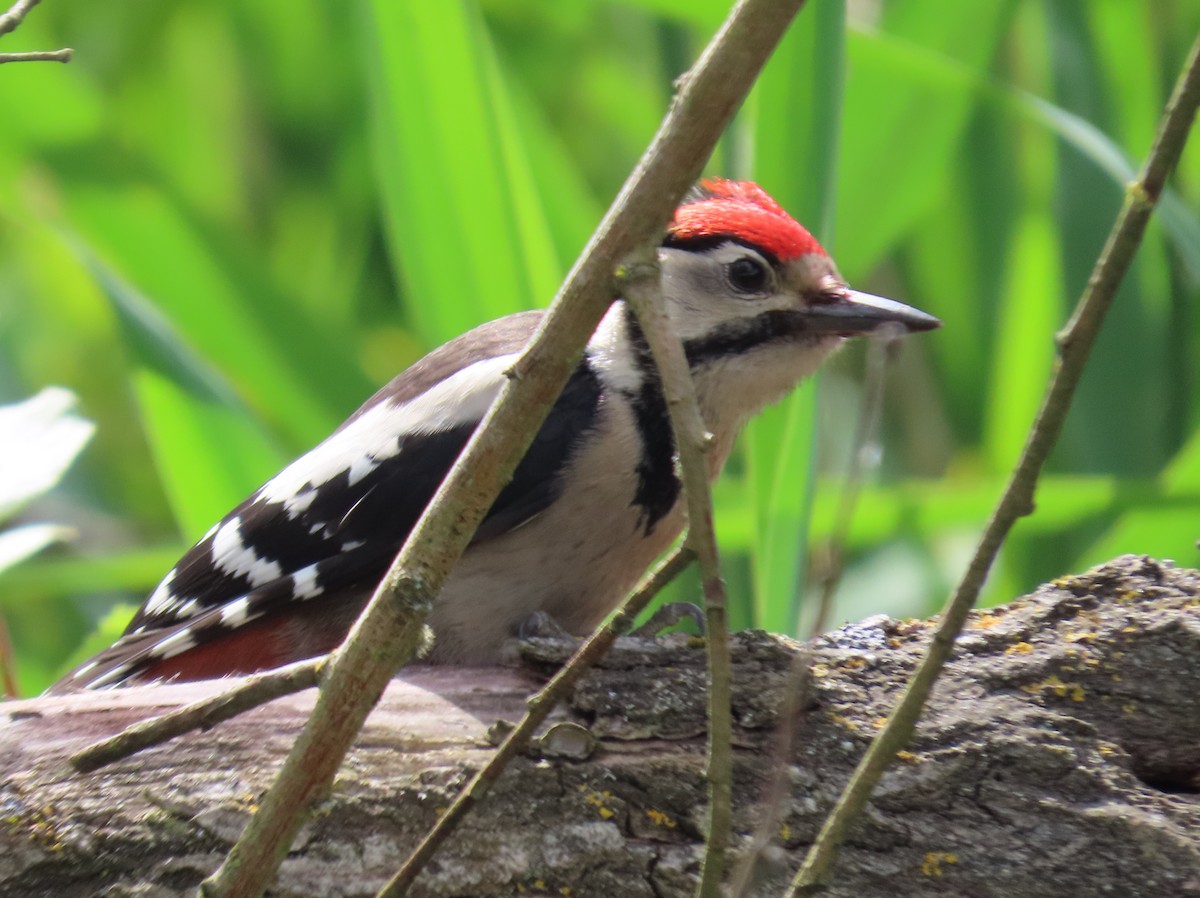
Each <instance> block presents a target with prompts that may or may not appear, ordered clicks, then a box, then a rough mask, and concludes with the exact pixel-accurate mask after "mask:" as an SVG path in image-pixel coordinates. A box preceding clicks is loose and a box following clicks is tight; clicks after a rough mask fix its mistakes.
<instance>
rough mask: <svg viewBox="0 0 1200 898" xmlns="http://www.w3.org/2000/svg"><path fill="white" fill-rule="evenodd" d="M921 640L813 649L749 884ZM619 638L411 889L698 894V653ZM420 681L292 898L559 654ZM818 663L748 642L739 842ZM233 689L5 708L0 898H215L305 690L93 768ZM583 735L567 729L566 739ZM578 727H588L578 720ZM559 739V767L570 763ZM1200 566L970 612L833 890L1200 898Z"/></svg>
mask: <svg viewBox="0 0 1200 898" xmlns="http://www.w3.org/2000/svg"><path fill="white" fill-rule="evenodd" d="M929 632H930V627H929V624H928V622H925V621H895V620H890V619H887V618H884V617H876V618H872V619H869V620H867V621H863V622H862V623H859V624H854V625H851V626H848V627H844V628H842V629H840V630H837V631H834V632H832V633H830V634H828V635H827V636H825V637H823V638H821V639H819V640H817V641H815V642H814V643H813V644H812V646H811V648H812V651H813V656H812V658H813V667H812V670H813V674H814V677H813V683H812V689H811V692H810V693H809V700H808V702H807V703H806V706H805V707H804V709H803V711H802V713H801V715H800V716H799V719H798V720H796V721H794V723H795V725H796V726H797V727H798V730H797V738H796V742H795V749H794V751H793V753H792V756H791V757H790V758H789V759H788V760H787V763H788V765H789V766H788V770H787V777H786V783H787V793H788V794H787V795H786V797H785V801H784V806H783V817H782V820H781V821H780V822H779V824H778V825H777V826H775V827H773V832H772V837H773V839H774V845H773V847H772V848H771V849H770V850H769V851H767V852H766V853H765V855H764V862H763V863H762V864H760V866H759V875H758V877H757V880H756V886H755V888H754V894H755V895H764V896H765V895H779V894H780V893H781V891H782V887H783V885H784V883H785V882H786V879H787V878H788V877H789V876H790V875H791V873H792V872H793V871H794V869H795V868H796V867H797V866H798V864H799V862H800V860H801V858H802V857H803V853H804V851H805V849H806V848H807V846H808V845H809V844H810V842H811V840H812V839H813V837H814V835H815V833H816V831H817V829H818V827H819V826H820V823H821V819H822V817H823V815H824V814H825V813H826V812H827V811H828V810H829V808H830V806H831V805H832V803H833V801H834V800H835V798H836V796H837V794H838V791H839V790H840V789H841V788H842V786H843V785H844V784H845V782H846V779H847V777H848V775H849V773H850V771H851V769H852V767H853V765H854V763H855V761H856V760H857V759H858V758H859V756H860V755H861V753H862V752H863V750H864V747H865V746H866V744H867V741H868V740H869V739H870V738H871V736H872V734H874V733H875V732H876V729H877V727H878V726H879V724H880V722H881V721H882V719H883V717H884V716H885V715H886V714H887V713H888V711H889V709H890V707H891V705H892V704H893V702H894V701H895V699H896V697H897V695H898V694H899V690H900V689H901V688H902V686H903V684H904V682H905V679H906V677H907V676H908V675H909V673H910V672H911V671H912V669H913V666H914V665H915V663H916V662H917V660H918V657H919V655H920V652H921V650H922V647H923V644H924V642H925V640H926V638H927V636H928V634H929ZM697 642H698V640H695V639H689V638H687V637H685V636H682V635H678V634H676V635H674V636H670V637H665V638H662V639H660V640H626V641H624V642H623V644H622V645H621V646H620V647H619V648H618V649H617V650H615V651H614V652H613V653H612V654H611V655H610V656H609V658H608V659H607V660H606V661H605V662H604V664H603V666H602V667H601V668H600V669H598V670H596V671H595V672H593V673H592V674H591V675H589V676H588V677H587V678H586V679H585V680H584V682H583V683H582V684H581V685H580V686H579V688H578V689H577V690H576V692H575V694H574V696H573V698H572V700H571V702H570V704H569V706H567V707H564V708H563V709H562V710H561V711H560V712H559V713H558V716H557V718H556V719H557V721H558V722H560V723H561V722H566V721H570V722H573V723H575V724H578V725H582V726H584V727H586V728H587V729H588V730H589V731H590V733H591V736H592V737H594V740H595V741H594V745H593V744H591V743H590V741H589V740H573V739H566V740H561V739H560V738H559V737H558V736H556V735H555V733H552V734H551V737H550V738H549V739H546V740H544V742H543V744H542V746H541V747H540V749H539V750H538V751H536V752H533V753H531V755H530V756H529V757H526V758H523V759H522V760H520V761H519V762H517V763H516V764H515V765H514V766H513V767H511V768H510V769H509V770H508V771H507V772H506V773H505V774H504V776H503V777H502V779H501V780H500V782H499V783H498V784H497V786H496V787H495V788H494V789H493V791H492V792H491V793H490V794H489V796H488V797H487V799H486V800H485V801H484V802H483V803H482V804H481V805H480V806H479V807H478V808H477V809H476V812H475V813H474V814H472V815H471V816H470V818H469V820H468V822H467V823H466V824H465V825H464V826H463V828H462V829H461V830H460V831H459V832H458V833H456V835H455V836H454V837H453V838H452V839H451V841H450V842H449V843H448V844H447V845H446V847H445V848H444V849H443V851H442V852H441V854H440V855H439V856H438V857H437V858H436V859H435V860H434V862H433V863H432V865H431V866H430V867H429V868H428V869H427V870H426V871H425V872H424V873H423V874H422V876H421V878H420V879H419V881H418V884H417V885H416V886H415V887H414V890H413V894H414V895H418V896H457V898H464V896H478V898H492V896H506V898H507V896H512V895H554V896H567V895H570V896H585V898H586V896H604V898H610V896H612V898H674V896H688V895H691V893H692V890H693V888H694V883H695V878H696V875H697V873H698V865H699V858H700V851H701V840H702V839H701V830H702V825H703V819H704V794H705V783H704V772H703V771H704V686H703V684H704V673H703V664H704V652H703V650H702V649H701V648H700V647H698V646H697V645H696V643H697ZM556 650H557V649H555V648H554V647H553V646H548V645H544V644H540V643H537V642H534V643H530V644H526V645H525V647H524V648H523V650H522V652H523V656H524V659H523V661H524V663H523V665H522V666H521V667H519V668H505V669H488V670H467V669H457V670H456V669H449V668H441V669H431V668H426V669H415V668H414V669H411V670H410V671H409V672H408V674H407V675H406V676H405V678H404V679H400V680H397V681H396V682H395V683H393V684H392V686H391V687H390V688H389V689H388V691H387V693H386V695H385V696H384V699H383V700H382V702H381V703H380V706H379V708H378V709H377V710H376V711H375V713H374V714H373V715H372V716H371V718H370V720H369V722H368V724H367V727H366V729H365V730H364V731H363V733H362V734H361V736H360V737H359V739H358V742H357V744H356V746H355V748H354V750H353V751H352V752H351V754H350V756H349V757H348V758H347V760H346V763H345V765H344V766H343V768H342V771H341V773H340V775H339V777H338V779H337V782H336V784H335V788H334V790H333V792H332V794H331V795H330V797H329V798H328V799H327V800H326V801H325V802H324V803H322V804H321V805H320V806H319V807H318V808H317V809H316V811H315V813H314V814H313V815H312V817H311V819H310V820H309V821H308V822H307V823H306V825H305V827H304V829H303V830H302V832H301V835H300V837H299V839H298V840H297V842H296V844H295V845H294V846H293V848H292V851H291V853H290V854H289V856H288V858H287V860H286V861H285V863H284V864H283V867H282V869H281V871H280V874H279V877H278V880H277V882H276V885H275V886H274V888H273V889H272V891H271V892H270V894H271V895H275V896H289V898H290V896H301V895H303V896H314V895H315V896H369V895H372V894H374V892H375V890H376V889H377V888H378V887H379V886H381V885H382V884H383V883H384V882H385V881H386V879H387V878H388V877H389V876H390V875H391V874H392V873H393V872H394V871H395V869H396V868H397V866H398V865H399V864H400V862H401V861H402V860H403V858H404V857H405V855H406V853H407V852H408V850H409V849H410V848H411V847H412V846H413V845H414V843H415V841H416V840H417V839H418V838H419V836H420V835H421V834H422V833H423V832H424V831H425V830H426V828H427V827H428V826H429V825H430V824H431V823H432V822H433V821H434V819H435V818H436V817H437V815H438V813H439V812H440V811H441V810H442V809H443V808H445V807H446V806H447V805H448V804H449V803H450V801H451V800H452V798H453V796H454V794H455V791H456V790H457V789H458V788H459V787H460V786H462V785H463V783H464V782H465V781H466V779H467V777H468V776H469V774H470V773H471V772H472V771H473V770H475V769H477V768H478V766H479V764H480V763H481V762H482V760H483V759H484V758H486V757H487V755H488V753H489V752H490V751H491V750H492V749H491V743H490V741H489V730H490V728H491V727H492V726H493V724H494V723H495V722H496V721H497V720H502V719H503V720H515V719H517V717H518V716H519V715H520V714H521V712H522V709H523V705H524V701H525V698H526V696H527V695H528V693H529V691H530V690H531V689H533V688H536V686H537V685H538V683H539V682H540V681H541V680H542V679H543V678H544V675H545V671H546V670H547V669H548V667H549V666H550V665H552V664H553V663H554V661H555V660H556V657H557V656H556V655H555V651H556ZM797 650H798V644H797V643H794V642H792V641H790V640H787V639H784V638H782V637H778V636H771V635H767V634H764V633H759V632H747V633H741V634H738V635H737V636H736V638H735V639H734V658H735V663H736V670H735V682H736V690H735V697H734V718H735V721H736V725H737V730H736V742H737V759H736V774H735V786H734V791H735V797H736V803H737V807H736V818H735V828H736V831H737V832H738V833H739V840H740V841H739V845H740V846H742V847H744V845H745V844H746V843H747V842H748V841H749V838H750V835H749V834H750V833H751V832H752V830H753V829H754V827H755V825H756V821H757V819H758V808H759V806H760V803H761V800H762V798H763V791H764V788H766V785H765V784H766V783H767V782H768V781H769V777H770V774H771V771H772V769H774V768H776V767H777V765H778V759H777V756H776V752H775V750H774V746H775V745H776V733H777V729H778V727H779V724H780V721H779V719H778V717H779V713H778V709H779V707H780V704H781V700H782V696H783V693H784V690H785V688H786V683H787V681H788V676H787V671H788V668H789V665H790V663H791V661H792V658H793V656H794V654H795V653H796V651H797ZM220 688H221V684H214V683H203V684H186V685H176V686H158V687H139V688H128V689H117V690H110V691H107V692H98V693H87V694H79V695H71V696H63V697H54V698H39V699H31V700H27V701H16V702H9V703H7V704H6V705H4V706H3V709H2V711H3V714H2V715H0V895H6V896H8V895H11V896H23V898H39V896H46V898H70V896H85V895H86V896H90V895H103V896H107V898H119V896H143V898H158V896H162V898H167V896H175V895H187V894H194V892H195V889H196V886H197V883H198V882H199V881H200V880H201V879H202V878H203V877H204V876H206V875H207V874H209V873H211V872H212V871H213V870H214V869H215V868H216V867H217V866H218V864H219V863H220V861H221V858H222V857H223V855H224V854H225V852H226V851H227V850H228V849H229V846H230V845H231V844H232V842H233V840H234V839H235V838H236V836H237V834H238V832H239V831H240V830H241V827H242V826H243V824H244V823H245V822H246V819H247V816H248V814H249V813H250V812H251V811H252V809H253V808H254V805H255V802H256V801H257V799H258V797H259V796H260V795H261V793H262V791H263V790H264V789H265V788H266V786H267V785H268V784H269V782H270V780H271V776H272V774H273V772H274V771H275V769H276V767H277V765H278V764H279V762H280V760H281V758H282V757H283V755H284V753H285V752H286V750H287V748H288V745H289V743H290V740H291V739H292V738H293V736H294V735H295V734H296V732H297V731H298V730H299V728H300V727H301V725H302V723H303V721H304V718H305V715H306V714H307V713H308V710H309V708H310V707H311V705H312V701H313V695H312V692H311V691H309V692H307V693H301V694H299V695H295V696H291V697H289V698H285V699H281V700H279V701H276V702H274V703H272V704H271V705H268V706H266V707H263V708H259V709H257V710H255V711H253V712H250V713H248V714H245V715H243V716H241V717H239V718H236V719H234V720H232V721H229V722H227V723H224V724H221V725H220V726H218V727H216V728H214V729H213V730H211V731H208V732H195V733H191V734H189V735H187V736H184V737H181V738H179V739H176V740H175V741H173V742H171V743H168V744H166V745H163V746H160V747H157V748H154V749H150V750H147V751H144V752H142V753H140V754H138V755H136V756H134V757H132V758H129V759H127V760H125V761H122V762H119V763H116V764H113V765H111V766H109V767H106V768H103V769H101V770H99V771H97V772H95V773H92V774H89V775H86V776H85V775H79V774H76V773H74V772H72V771H71V770H70V768H69V767H68V765H67V763H66V758H67V757H68V756H69V755H70V754H71V753H72V752H74V751H76V750H78V749H80V748H81V747H83V746H85V745H87V744H88V743H90V742H92V741H94V740H96V739H97V738H100V737H102V736H105V735H109V734H111V733H114V732H116V731H117V730H119V729H120V728H122V727H123V726H125V725H127V724H129V723H131V722H133V721H135V720H139V719H143V718H145V717H147V716H150V715H152V714H155V713H157V712H160V711H162V710H164V709H170V708H174V707H177V706H178V705H180V704H182V703H186V702H190V701H193V700H195V699H197V698H199V697H202V696H204V695H209V694H212V693H213V692H215V691H217V690H219V689H220ZM563 732H564V730H562V729H559V730H557V731H556V733H558V734H562V733H563ZM574 732H578V731H577V730H574ZM564 746H565V748H564ZM1198 793H1200V573H1198V572H1196V571H1190V570H1182V569H1175V568H1173V567H1170V566H1168V565H1164V564H1160V563H1157V562H1154V561H1151V560H1149V559H1145V558H1135V557H1125V558H1120V559H1117V560H1116V561H1114V562H1112V563H1110V564H1108V565H1105V566H1103V567H1100V568H1097V569H1095V570H1093V571H1091V572H1089V573H1087V574H1084V575H1082V576H1078V577H1067V578H1064V579H1061V580H1058V581H1055V582H1054V583H1052V584H1047V585H1045V586H1043V587H1042V588H1040V589H1039V590H1037V591H1036V592H1035V593H1033V594H1032V595H1030V596H1026V597H1024V598H1021V599H1018V600H1016V601H1015V602H1013V603H1011V604H1009V605H1006V606H1004V607H1000V608H992V609H988V610H985V611H979V612H975V613H974V614H973V615H972V617H971V620H970V623H969V625H968V627H967V629H966V631H965V632H964V634H963V636H962V639H961V640H960V641H959V645H958V647H957V649H956V651H955V654H954V658H953V660H952V661H951V663H950V664H949V666H948V668H947V670H946V672H945V675H944V676H943V677H942V679H941V681H940V682H939V684H938V687H937V689H936V691H935V694H934V696H933V699H932V701H931V704H930V707H929V710H928V713H927V715H926V717H925V719H924V720H923V721H922V723H921V725H920V727H919V729H918V732H917V735H916V737H915V739H914V741H913V743H912V745H910V746H909V748H908V750H906V751H905V752H903V753H902V755H901V757H900V758H899V759H898V761H897V763H896V764H895V765H894V766H893V767H892V768H891V770H890V771H889V772H888V773H887V774H886V776H885V777H884V779H883V782H882V783H881V785H880V788H879V790H878V791H877V793H876V794H875V796H874V798H873V799H872V802H871V804H870V807H869V809H868V811H867V813H866V815H865V817H864V818H863V819H861V820H860V821H859V822H858V824H857V825H856V826H855V827H854V828H853V830H852V832H851V835H850V838H849V841H848V843H847V844H846V846H845V848H844V850H843V852H842V855H841V859H840V862H839V865H838V871H837V873H838V875H837V882H836V884H835V885H834V886H833V887H832V888H831V889H830V891H829V892H828V894H829V895H831V896H854V898H874V896H880V898H894V896H897V895H903V896H907V898H917V896H934V895H937V896H972V898H988V896H997V898H998V896H1005V898H1013V896H1016V898H1035V896H1046V898H1052V896H1053V898H1062V896H1093V895H1113V896H1129V898H1180V896H1187V895H1200V794H1198Z"/></svg>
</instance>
